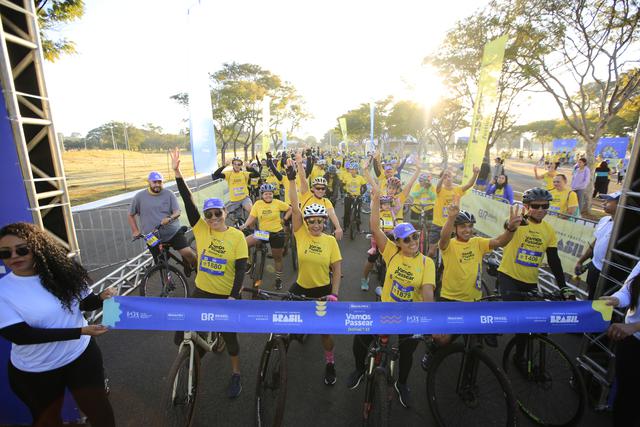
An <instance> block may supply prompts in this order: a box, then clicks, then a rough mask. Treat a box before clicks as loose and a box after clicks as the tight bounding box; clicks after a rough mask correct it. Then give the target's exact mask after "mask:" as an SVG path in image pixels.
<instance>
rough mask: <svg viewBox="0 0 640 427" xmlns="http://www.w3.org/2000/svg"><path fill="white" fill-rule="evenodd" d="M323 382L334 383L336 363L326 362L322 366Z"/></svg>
mask: <svg viewBox="0 0 640 427" xmlns="http://www.w3.org/2000/svg"><path fill="white" fill-rule="evenodd" d="M324 383H325V384H326V385H334V384H335V383H336V365H335V364H333V363H327V364H326V366H325V367H324Z"/></svg>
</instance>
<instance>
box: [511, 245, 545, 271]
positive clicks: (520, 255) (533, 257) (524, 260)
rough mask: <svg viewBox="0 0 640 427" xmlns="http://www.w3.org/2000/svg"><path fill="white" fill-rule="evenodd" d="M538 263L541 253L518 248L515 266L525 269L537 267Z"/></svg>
mask: <svg viewBox="0 0 640 427" xmlns="http://www.w3.org/2000/svg"><path fill="white" fill-rule="evenodd" d="M540 261H542V252H538V251H531V250H529V249H524V248H518V252H517V253H516V264H520V265H524V266H525V267H538V266H539V265H540Z"/></svg>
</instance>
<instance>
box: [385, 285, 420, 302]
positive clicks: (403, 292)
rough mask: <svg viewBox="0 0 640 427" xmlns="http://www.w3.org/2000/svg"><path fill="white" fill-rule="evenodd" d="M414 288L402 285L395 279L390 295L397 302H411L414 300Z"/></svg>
mask: <svg viewBox="0 0 640 427" xmlns="http://www.w3.org/2000/svg"><path fill="white" fill-rule="evenodd" d="M413 290H414V288H413V286H402V285H401V284H400V283H399V282H398V281H396V280H394V281H393V284H392V285H391V292H390V293H389V295H390V296H391V298H393V300H394V301H397V302H411V301H413Z"/></svg>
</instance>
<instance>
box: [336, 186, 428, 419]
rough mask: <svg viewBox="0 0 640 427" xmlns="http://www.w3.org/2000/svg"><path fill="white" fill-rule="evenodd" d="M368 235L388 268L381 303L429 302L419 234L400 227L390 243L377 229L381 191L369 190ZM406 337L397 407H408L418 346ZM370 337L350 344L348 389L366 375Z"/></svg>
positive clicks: (406, 226)
mask: <svg viewBox="0 0 640 427" xmlns="http://www.w3.org/2000/svg"><path fill="white" fill-rule="evenodd" d="M369 227H370V228H371V234H373V237H374V238H375V239H376V244H377V245H378V248H379V250H380V252H382V257H383V258H384V260H385V263H386V264H387V271H386V274H385V278H384V285H383V286H382V302H401V303H402V302H432V301H433V293H434V288H435V281H436V278H435V266H434V264H433V260H432V259H431V258H428V257H427V256H425V255H423V254H421V253H420V251H419V245H418V240H419V238H420V233H418V232H417V231H416V229H415V228H414V227H413V225H411V224H409V223H400V224H398V225H396V226H395V228H394V229H393V240H390V239H389V238H388V237H387V236H386V235H385V233H384V232H383V231H382V229H381V228H380V189H379V188H378V186H377V185H374V186H372V194H371V216H370V218H369ZM408 337H409V335H400V336H399V338H398V340H399V341H400V366H399V371H398V381H397V382H396V384H395V388H396V391H397V392H398V395H399V398H400V403H401V404H402V405H403V406H404V407H409V406H410V403H409V402H410V390H409V388H408V387H407V378H408V377H409V371H410V370H411V362H412V360H413V353H414V351H415V349H416V346H417V345H418V342H417V341H416V340H411V339H406V338H408ZM372 340H373V335H356V336H354V342H353V354H354V356H355V365H356V369H355V371H354V372H353V373H352V374H351V375H350V376H349V379H348V385H347V386H348V387H349V388H355V387H357V385H358V384H359V383H360V380H361V379H362V377H363V375H364V371H365V366H364V364H365V358H366V354H367V348H368V347H369V344H370V343H371V341H372Z"/></svg>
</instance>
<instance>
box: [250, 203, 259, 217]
mask: <svg viewBox="0 0 640 427" xmlns="http://www.w3.org/2000/svg"><path fill="white" fill-rule="evenodd" d="M249 215H250V216H252V217H255V218H258V202H256V203H254V204H253V206H252V207H251V212H249Z"/></svg>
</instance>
